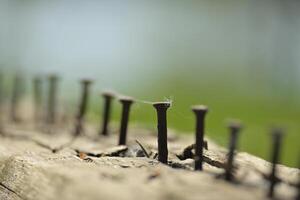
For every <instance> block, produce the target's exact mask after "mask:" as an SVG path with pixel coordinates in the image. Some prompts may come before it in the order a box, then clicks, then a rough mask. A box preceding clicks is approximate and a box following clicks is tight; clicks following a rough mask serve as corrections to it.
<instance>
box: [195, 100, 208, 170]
mask: <svg viewBox="0 0 300 200" xmlns="http://www.w3.org/2000/svg"><path fill="white" fill-rule="evenodd" d="M192 111H193V112H194V113H195V115H196V145H195V168H194V169H195V170H202V163H203V148H204V141H203V140H204V127H205V126H204V122H205V115H206V113H207V111H208V108H207V107H206V106H204V105H198V106H193V107H192Z"/></svg>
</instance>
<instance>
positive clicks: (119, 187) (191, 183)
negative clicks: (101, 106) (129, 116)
mask: <svg viewBox="0 0 300 200" xmlns="http://www.w3.org/2000/svg"><path fill="white" fill-rule="evenodd" d="M58 130H60V131H54V132H53V133H51V134H49V133H43V131H34V129H33V128H30V127H24V126H6V127H5V130H3V131H2V135H1V136H0V167H1V171H0V199H8V200H25V199H26V200H36V199H41V200H57V199H63V200H71V199H72V200H77V199H78V200H79V199H85V200H86V199H87V200H94V199H95V200H99V199H116V200H117V199H118V200H119V199H128V200H129V199H130V200H132V199H139V200H141V199H143V200H146V199H178V200H179V199H195V200H196V199H197V200H199V199H223V200H226V199H230V200H232V199H249V200H253V199H256V200H258V199H266V194H267V190H268V185H269V183H268V181H267V180H266V177H267V176H268V174H269V169H270V164H269V163H268V162H266V161H264V160H262V159H260V158H257V157H255V156H252V155H249V154H247V153H238V154H237V159H236V160H235V163H236V164H237V168H236V170H235V178H236V182H235V183H228V182H226V181H224V180H223V179H222V175H223V173H224V169H223V168H224V167H225V166H226V165H225V160H226V151H225V150H224V149H222V148H220V147H218V146H217V145H215V144H214V143H213V142H212V141H210V140H208V142H207V143H208V150H204V154H205V158H204V161H205V164H204V171H203V172H199V171H197V172H194V171H193V170H192V169H193V163H194V162H193V159H191V158H187V159H185V158H183V157H181V159H182V160H180V159H179V158H178V157H180V156H178V155H177V154H182V152H183V150H184V148H185V147H187V146H188V145H191V144H192V143H193V137H191V136H190V137H187V136H185V137H184V136H180V137H179V136H175V135H170V137H169V152H170V154H169V162H170V163H169V166H167V165H163V164H160V163H159V162H158V161H157V160H156V159H155V157H156V151H157V150H156V146H157V145H156V136H155V132H152V131H146V130H138V129H136V130H130V132H129V144H128V146H116V144H117V142H118V140H117V138H118V137H117V135H116V134H112V135H111V136H109V137H104V136H103V137H95V135H96V131H94V130H92V129H91V130H90V129H89V130H88V131H86V133H91V134H90V135H89V136H87V135H86V136H80V137H77V138H75V139H74V138H72V136H71V134H70V133H71V131H66V130H61V129H58ZM92 133H95V134H92ZM135 139H137V140H138V141H139V143H140V144H141V145H142V146H143V148H144V150H143V149H142V148H141V146H140V145H139V144H138V143H137V142H136V141H135ZM145 151H147V153H145ZM190 153H191V154H190V155H191V156H192V155H193V152H190ZM146 154H148V156H149V158H148V157H147V156H146ZM298 174H299V169H293V168H288V167H285V166H281V165H280V166H279V174H278V175H279V179H280V183H279V184H278V186H277V187H276V192H275V193H276V194H275V195H276V197H278V198H279V199H294V198H295V196H296V193H297V192H296V191H297V190H296V186H295V185H296V184H297V182H298Z"/></svg>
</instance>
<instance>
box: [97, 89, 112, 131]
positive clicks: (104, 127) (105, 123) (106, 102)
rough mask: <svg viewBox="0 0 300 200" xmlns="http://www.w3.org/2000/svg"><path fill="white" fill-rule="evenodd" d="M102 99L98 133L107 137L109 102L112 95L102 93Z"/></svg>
mask: <svg viewBox="0 0 300 200" xmlns="http://www.w3.org/2000/svg"><path fill="white" fill-rule="evenodd" d="M102 96H103V98H104V112H103V122H102V130H101V131H100V135H104V136H107V135H108V124H109V120H110V113H111V101H112V99H113V98H114V94H113V93H110V92H104V93H102Z"/></svg>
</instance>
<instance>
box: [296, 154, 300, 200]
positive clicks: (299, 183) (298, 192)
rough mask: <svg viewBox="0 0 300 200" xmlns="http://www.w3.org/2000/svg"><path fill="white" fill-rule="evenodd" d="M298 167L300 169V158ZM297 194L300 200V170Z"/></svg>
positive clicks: (297, 199) (297, 198)
mask: <svg viewBox="0 0 300 200" xmlns="http://www.w3.org/2000/svg"><path fill="white" fill-rule="evenodd" d="M298 169H300V159H299V163H298ZM297 189H298V191H297V196H296V200H300V172H298V184H297Z"/></svg>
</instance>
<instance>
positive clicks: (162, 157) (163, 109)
mask: <svg viewBox="0 0 300 200" xmlns="http://www.w3.org/2000/svg"><path fill="white" fill-rule="evenodd" d="M170 105H171V104H170V103H168V102H158V103H154V104H153V106H154V108H155V109H156V112H157V130H158V141H157V142H158V161H160V162H162V163H164V164H167V163H168V133H167V109H168V108H169V107H170Z"/></svg>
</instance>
